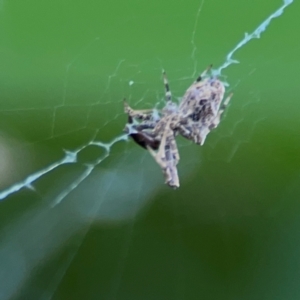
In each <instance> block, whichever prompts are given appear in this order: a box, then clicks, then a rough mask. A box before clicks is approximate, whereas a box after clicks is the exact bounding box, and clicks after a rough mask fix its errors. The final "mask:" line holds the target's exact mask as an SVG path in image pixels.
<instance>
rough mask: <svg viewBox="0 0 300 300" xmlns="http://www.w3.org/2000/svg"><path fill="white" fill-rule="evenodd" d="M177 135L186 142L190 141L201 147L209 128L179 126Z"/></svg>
mask: <svg viewBox="0 0 300 300" xmlns="http://www.w3.org/2000/svg"><path fill="white" fill-rule="evenodd" d="M178 131H179V133H180V134H181V135H182V136H183V137H185V138H186V139H188V140H192V141H193V142H194V143H195V144H198V145H201V146H202V145H203V144H204V141H205V139H206V136H207V134H208V133H209V132H210V128H208V127H207V126H201V127H200V126H199V125H198V126H197V125H194V126H188V125H180V126H179V127H178Z"/></svg>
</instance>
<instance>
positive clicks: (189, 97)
mask: <svg viewBox="0 0 300 300" xmlns="http://www.w3.org/2000/svg"><path fill="white" fill-rule="evenodd" d="M209 69H210V67H209V68H208V69H207V70H206V71H204V72H203V73H202V74H201V76H199V77H198V78H197V80H196V81H195V82H194V83H193V84H192V85H191V86H190V87H189V88H188V89H187V91H186V92H185V94H184V95H183V97H182V100H181V102H180V104H179V106H177V105H176V104H175V103H173V102H172V99H171V92H170V90H169V84H168V81H167V78H166V75H165V73H164V84H165V89H166V99H167V103H166V106H165V107H164V108H163V109H162V110H161V111H159V112H158V113H159V116H158V117H157V115H156V116H154V114H153V111H154V110H133V109H131V108H130V107H129V106H128V104H127V103H126V102H124V107H125V112H126V113H127V114H128V123H129V124H128V125H127V127H126V128H127V129H126V131H127V133H128V134H129V135H130V136H131V137H132V138H133V139H134V141H135V142H136V143H137V144H139V145H140V146H142V147H143V148H146V149H148V150H149V152H150V153H151V155H152V156H153V157H154V159H155V160H156V162H157V163H158V164H159V165H160V167H161V168H162V170H163V173H164V175H165V179H166V183H167V184H168V185H169V186H171V187H173V188H177V187H179V178H178V174H177V167H176V165H177V164H178V162H179V159H180V157H179V152H178V149H177V145H176V141H175V137H176V135H178V134H180V135H182V136H183V137H185V138H187V139H190V140H192V141H193V142H195V143H196V144H200V145H203V143H204V141H205V138H206V136H207V134H208V133H209V132H210V131H211V130H212V129H213V128H215V127H217V126H218V124H219V123H220V118H221V115H222V113H223V111H224V109H225V107H226V106H227V104H228V102H229V100H230V98H231V96H232V95H230V96H229V97H228V98H227V99H226V100H225V101H224V103H223V105H222V106H221V102H222V99H223V97H224V93H225V87H224V85H223V83H222V82H221V81H220V80H219V79H217V78H205V79H204V80H202V77H203V76H204V75H205V74H206V72H207V71H208V70H209ZM133 119H135V120H140V121H141V122H140V123H138V124H133ZM156 150H157V151H156Z"/></svg>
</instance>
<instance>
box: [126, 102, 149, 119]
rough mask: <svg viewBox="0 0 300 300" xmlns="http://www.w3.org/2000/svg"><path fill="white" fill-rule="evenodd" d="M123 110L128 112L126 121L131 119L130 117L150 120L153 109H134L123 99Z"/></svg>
mask: <svg viewBox="0 0 300 300" xmlns="http://www.w3.org/2000/svg"><path fill="white" fill-rule="evenodd" d="M124 112H125V113H126V114H128V117H129V118H131V119H129V118H128V122H130V121H132V118H134V119H139V120H150V119H151V117H152V114H153V109H143V110H134V109H132V108H131V107H130V106H129V105H128V103H127V102H126V100H125V99H124Z"/></svg>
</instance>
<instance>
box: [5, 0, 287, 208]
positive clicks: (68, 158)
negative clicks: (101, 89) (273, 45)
mask: <svg viewBox="0 0 300 300" xmlns="http://www.w3.org/2000/svg"><path fill="white" fill-rule="evenodd" d="M292 2H293V0H284V3H283V5H282V6H281V7H280V8H279V9H278V10H276V11H275V12H274V13H272V14H271V15H270V16H269V17H268V18H267V19H266V20H265V21H263V22H262V23H261V24H260V25H259V26H258V27H257V28H256V29H255V30H254V31H253V32H252V33H251V34H247V33H246V34H245V37H244V38H243V39H242V40H241V41H240V42H239V43H238V44H237V45H236V46H235V47H234V48H233V50H232V51H230V52H229V53H228V55H227V56H226V60H225V62H224V63H223V64H222V65H221V66H220V67H219V68H218V69H216V70H213V74H214V75H220V74H221V72H222V70H224V69H225V68H227V67H228V66H230V65H231V64H234V63H238V61H237V60H235V59H233V58H232V57H233V54H234V53H235V52H236V51H237V50H238V49H240V48H241V47H243V46H244V45H246V44H247V43H248V42H249V41H251V40H252V39H254V38H260V35H261V33H262V32H264V31H265V30H266V29H267V27H268V25H269V24H270V23H271V20H272V19H274V18H277V17H279V16H280V15H281V14H282V13H283V12H284V9H285V8H286V7H287V6H288V5H290V4H291V3H292ZM203 3H204V1H202V2H201V4H200V7H199V9H198V12H197V16H199V14H200V11H201V9H202V6H203ZM196 26H197V20H196V22H195V28H196ZM195 28H194V31H193V35H192V45H193V49H192V58H193V57H194V55H195V51H196V49H195V45H194V43H193V37H194V36H195V34H196V29H195ZM96 40H97V39H96ZM76 59H77V58H75V60H76ZM73 62H74V61H72V62H71V63H70V64H69V65H68V66H67V70H66V75H68V70H69V67H70V65H72V64H73ZM122 62H123V60H122V61H121V62H120V63H119V65H118V67H119V66H120V64H121V63H122ZM115 75H116V73H114V74H113V75H111V76H109V82H108V85H107V88H108V87H109V83H110V80H111V77H113V76H115ZM66 80H67V79H66ZM65 84H67V81H66V82H65ZM129 84H130V85H131V84H133V81H130V83H129ZM66 88H67V87H65V89H64V95H63V101H65V95H66ZM54 115H55V113H54ZM126 139H127V135H121V136H119V137H116V138H115V139H113V140H112V141H111V142H110V143H101V142H97V141H95V139H93V140H91V141H90V142H88V143H87V144H85V145H83V146H82V147H80V148H78V149H76V150H75V151H65V156H64V157H63V158H62V159H60V160H58V161H56V162H54V163H53V164H51V165H49V166H47V167H45V168H43V169H41V170H39V171H37V172H35V173H33V174H31V175H29V176H28V177H26V178H25V179H24V180H22V181H20V182H18V183H16V184H13V185H12V186H10V187H8V188H6V189H4V190H2V191H1V192H0V200H4V199H6V198H7V197H8V196H9V195H11V194H13V193H15V192H17V191H19V190H21V189H22V188H29V189H34V186H33V184H34V182H35V181H36V180H38V179H39V178H41V177H42V176H44V175H45V174H47V173H49V172H51V171H52V170H54V169H56V168H58V167H59V166H62V165H64V164H67V163H76V162H77V155H78V154H79V153H80V152H81V151H82V150H83V149H85V148H87V147H88V146H90V145H96V146H99V147H102V148H104V149H105V150H106V154H105V156H104V157H101V158H99V159H98V160H97V161H96V162H94V163H93V164H89V165H86V170H85V171H84V172H83V173H82V174H81V176H79V177H78V178H77V180H75V181H74V182H73V184H71V185H70V186H68V187H67V188H66V189H64V190H63V191H62V193H61V194H60V195H59V196H58V197H57V198H56V199H55V200H54V202H53V203H54V205H57V204H59V203H60V202H61V201H62V200H63V199H64V198H65V197H66V196H67V195H68V194H69V193H70V192H71V191H73V190H74V189H75V188H77V187H78V186H79V185H80V184H81V183H82V182H83V181H84V180H85V179H86V178H87V177H88V176H89V175H90V174H91V172H92V171H93V170H94V168H95V167H96V166H97V165H99V164H100V163H101V162H102V161H103V160H104V159H105V158H106V157H108V156H109V153H110V150H111V147H112V146H113V145H115V144H116V143H118V142H120V141H124V140H126Z"/></svg>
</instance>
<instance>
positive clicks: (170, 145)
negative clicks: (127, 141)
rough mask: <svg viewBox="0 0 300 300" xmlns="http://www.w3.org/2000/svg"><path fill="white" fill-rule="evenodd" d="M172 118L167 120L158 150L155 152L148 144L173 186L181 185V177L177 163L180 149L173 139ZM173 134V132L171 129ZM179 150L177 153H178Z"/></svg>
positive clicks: (167, 181) (167, 179)
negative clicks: (179, 176) (170, 129)
mask: <svg viewBox="0 0 300 300" xmlns="http://www.w3.org/2000/svg"><path fill="white" fill-rule="evenodd" d="M169 128H170V120H169V121H168V122H167V124H166V127H165V130H164V133H163V136H162V138H161V142H160V145H159V148H158V151H157V152H155V151H154V150H153V149H152V148H151V147H149V146H148V145H147V149H148V151H149V152H150V154H151V155H152V156H153V158H154V159H155V161H156V162H157V164H158V165H159V166H160V167H161V168H162V171H163V173H164V175H165V179H166V183H167V184H168V185H169V186H171V187H173V188H177V187H179V178H178V173H177V168H176V165H177V163H178V160H179V155H178V150H177V147H176V144H175V140H174V142H172V139H174V136H171V135H170V131H169ZM171 133H172V134H173V132H172V131H171ZM176 152H177V154H176Z"/></svg>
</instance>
